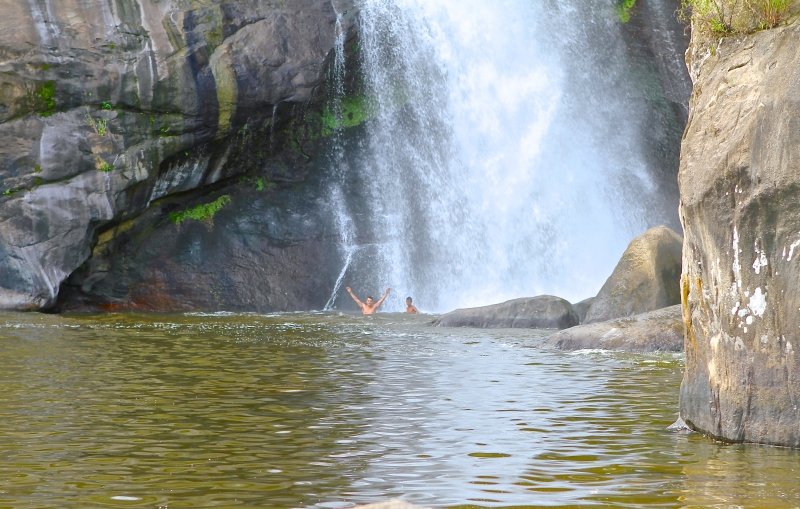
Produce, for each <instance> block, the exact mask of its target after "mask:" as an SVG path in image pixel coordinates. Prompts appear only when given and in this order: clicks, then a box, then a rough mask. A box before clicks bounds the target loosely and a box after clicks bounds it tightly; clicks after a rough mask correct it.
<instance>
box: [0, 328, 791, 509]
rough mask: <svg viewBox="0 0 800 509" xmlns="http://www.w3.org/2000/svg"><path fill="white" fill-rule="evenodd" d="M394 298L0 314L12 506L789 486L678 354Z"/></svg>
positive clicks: (277, 504)
mask: <svg viewBox="0 0 800 509" xmlns="http://www.w3.org/2000/svg"><path fill="white" fill-rule="evenodd" d="M428 319H429V318H428V317H424V316H417V317H414V316H405V315H395V314H381V315H378V316H375V317H361V316H349V315H335V314H285V315H276V316H251V315H228V316H208V315H205V316H203V315H169V316H159V315H150V316H133V315H105V316H94V317H60V316H46V315H34V314H30V315H29V314H25V315H18V314H5V315H0V366H2V370H1V371H0V390H1V391H2V396H0V507H2V508H5V507H8V508H20V509H23V508H45V507H53V508H73V507H74V508H87V507H149V508H155V507H169V508H171V509H174V508H198V507H259V508H289V507H318V508H340V507H350V506H352V505H354V504H356V503H367V502H374V501H379V500H386V499H389V498H403V499H405V500H407V501H409V502H412V503H416V504H420V505H429V506H435V507H458V506H461V507H463V506H478V507H510V506H514V507H525V506H530V507H538V506H553V507H576V506H599V507H643V506H648V507H712V506H716V507H797V506H800V485H799V484H800V483H798V473H800V454H798V452H796V451H791V450H787V449H780V448H771V447H760V446H742V445H735V446H731V445H722V444H718V443H715V442H713V441H711V440H708V439H706V438H704V437H701V436H698V435H696V434H682V433H674V432H670V431H667V430H666V428H667V426H668V425H669V424H671V423H672V422H673V421H674V420H675V418H676V408H677V393H678V386H679V383H680V378H681V372H682V369H683V361H682V358H681V357H680V356H675V355H671V354H657V355H629V354H628V355H626V354H611V353H603V352H580V353H563V352H553V351H547V350H542V349H539V348H536V345H537V344H538V342H539V337H540V335H541V333H539V332H536V331H509V330H500V331H486V330H468V329H443V328H435V327H431V326H429V325H428V324H427V321H428Z"/></svg>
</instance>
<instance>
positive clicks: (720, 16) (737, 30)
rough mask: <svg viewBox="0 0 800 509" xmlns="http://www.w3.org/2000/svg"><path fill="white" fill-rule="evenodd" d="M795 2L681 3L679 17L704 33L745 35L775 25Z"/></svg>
mask: <svg viewBox="0 0 800 509" xmlns="http://www.w3.org/2000/svg"><path fill="white" fill-rule="evenodd" d="M796 1H797V0H682V2H681V8H680V15H681V17H682V18H683V19H684V20H685V21H688V20H689V19H691V20H692V22H693V27H694V28H695V29H696V30H699V31H701V32H703V33H706V34H711V35H727V34H747V33H752V32H755V31H758V30H764V29H768V28H773V27H775V26H777V25H778V24H779V23H780V22H781V21H783V20H784V19H785V18H786V17H787V16H788V15H789V13H790V10H791V8H792V7H793V6H794V4H795V3H796Z"/></svg>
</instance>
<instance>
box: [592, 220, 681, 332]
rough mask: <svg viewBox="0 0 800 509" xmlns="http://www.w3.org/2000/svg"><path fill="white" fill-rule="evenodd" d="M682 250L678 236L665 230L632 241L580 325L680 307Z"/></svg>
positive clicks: (654, 230)
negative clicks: (678, 305)
mask: <svg viewBox="0 0 800 509" xmlns="http://www.w3.org/2000/svg"><path fill="white" fill-rule="evenodd" d="M681 249H682V241H681V237H680V235H678V234H677V233H675V232H674V231H673V230H670V229H669V228H667V227H666V226H656V227H654V228H650V229H649V230H647V231H646V232H644V233H643V234H642V235H640V236H638V237H636V238H635V239H633V240H632V241H631V243H630V244H629V245H628V248H627V249H626V250H625V252H624V253H623V254H622V258H621V259H620V261H619V263H617V266H616V267H615V268H614V272H613V273H612V274H611V276H610V277H609V278H608V279H607V280H606V282H605V284H604V285H603V287H602V288H601V289H600V292H599V293H598V294H597V296H596V297H595V299H594V301H593V302H592V304H591V306H589V310H588V311H587V312H586V318H585V319H584V320H583V323H594V322H604V321H607V320H611V319H613V318H621V317H625V316H633V315H637V314H639V313H646V312H647V311H653V310H656V309H661V308H664V307H667V306H672V305H675V304H679V303H680V301H681V294H680V274H681Z"/></svg>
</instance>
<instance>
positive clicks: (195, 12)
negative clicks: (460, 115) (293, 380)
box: [0, 0, 352, 309]
mask: <svg viewBox="0 0 800 509" xmlns="http://www.w3.org/2000/svg"><path fill="white" fill-rule="evenodd" d="M336 3H337V4H340V5H334V2H332V1H331V0H293V1H291V2H284V1H277V0H276V1H264V0H236V1H232V0H231V1H226V0H222V1H219V0H163V1H160V2H143V1H141V0H117V1H114V2H110V1H106V0H90V1H76V0H64V1H61V0H59V1H57V2H56V1H52V0H30V1H26V2H20V1H18V0H0V12H2V13H3V16H2V18H0V193H2V194H0V225H2V230H0V233H2V238H1V239H0V240H1V242H0V308H10V309H38V308H49V307H52V306H54V304H55V303H56V300H57V298H58V296H59V291H60V288H61V286H62V283H64V282H65V280H66V279H67V278H68V277H70V276H71V275H73V273H75V271H76V270H77V269H79V268H80V267H82V266H84V264H85V262H86V261H87V260H89V259H90V257H91V259H92V263H91V264H90V265H88V266H84V267H83V269H82V271H79V273H77V274H74V275H73V279H72V280H71V283H72V284H71V287H72V288H73V291H72V292H71V294H75V293H78V294H81V293H83V294H86V293H97V292H95V290H94V286H95V285H96V284H98V285H100V286H99V287H98V288H99V289H100V292H99V293H100V297H99V298H98V299H96V300H99V301H100V302H103V301H106V302H108V303H110V304H113V303H114V302H120V303H129V304H130V303H134V304H135V302H134V301H135V300H136V299H135V296H132V295H131V292H130V289H129V288H126V287H125V285H127V284H128V282H129V280H126V279H125V277H126V275H129V274H131V273H136V271H137V270H139V269H134V268H131V267H120V262H123V261H124V260H120V259H116V258H115V257H114V255H115V254H116V253H122V252H125V253H131V252H137V251H138V247H134V248H130V247H129V248H128V249H126V248H125V242H127V241H130V240H132V239H138V240H140V241H141V240H143V239H144V238H148V239H150V238H151V235H150V234H152V233H154V232H155V231H156V230H159V234H158V235H161V236H162V237H163V236H172V237H174V236H181V235H182V236H183V237H185V243H184V244H182V245H183V246H184V247H185V246H187V245H189V246H190V247H191V244H192V242H194V241H196V240H197V238H196V236H195V237H192V232H193V231H195V230H196V229H197V228H206V229H207V230H213V229H222V230H224V229H225V226H223V225H222V224H220V222H217V223H214V222H213V221H212V218H211V217H210V216H211V215H212V214H213V212H216V211H217V210H218V209H221V208H223V206H224V208H226V209H238V210H242V209H244V208H247V207H251V208H253V209H255V211H254V213H257V214H263V216H264V217H267V218H270V217H273V218H274V217H275V216H279V215H281V214H286V215H288V216H290V217H289V218H288V219H287V222H286V223H284V224H283V225H279V226H275V227H274V228H272V231H271V232H270V234H271V235H272V237H271V239H272V240H273V241H274V242H272V244H270V245H267V244H268V242H267V241H265V240H263V237H264V236H262V243H261V245H260V246H256V247H255V248H253V249H250V251H255V252H259V251H261V252H262V254H264V255H265V256H267V257H269V256H271V255H275V256H276V257H278V258H281V259H282V261H281V262H279V263H276V264H275V265H273V267H272V273H271V277H272V278H273V279H274V278H276V277H284V278H287V279H289V278H291V277H292V274H293V273H295V272H301V271H302V270H303V268H307V267H308V266H314V265H316V264H317V263H318V258H319V257H318V253H319V252H321V250H323V248H319V247H318V248H316V249H299V248H296V249H294V251H292V250H291V249H290V250H289V251H292V259H291V261H287V255H286V254H285V253H284V254H280V255H278V254H276V253H277V252H278V251H276V249H277V248H275V247H274V246H275V245H278V246H280V247H285V246H287V245H292V246H297V245H299V244H301V243H306V244H308V243H316V244H319V243H320V242H323V237H324V232H320V231H319V230H318V229H317V228H316V227H315V226H314V225H313V224H312V225H311V226H309V227H308V228H306V227H303V225H304V224H305V223H304V220H303V219H302V218H306V219H308V221H306V223H307V222H310V223H313V220H312V219H309V218H308V216H309V214H311V212H309V211H310V210H313V209H314V203H313V194H314V193H313V192H311V194H308V193H305V194H303V192H300V193H294V194H295V195H296V196H297V197H296V198H295V199H294V200H292V203H291V206H290V208H289V209H288V210H285V209H281V208H280V207H281V206H287V203H286V200H277V201H280V202H281V203H279V204H274V205H272V203H273V202H275V201H276V200H275V195H276V192H275V190H276V189H280V188H282V187H287V186H291V185H295V184H297V183H301V182H305V181H306V180H307V177H308V176H309V172H310V171H311V169H312V168H311V165H310V164H309V161H310V160H311V159H312V157H311V155H312V154H313V153H314V151H315V150H316V149H317V145H318V143H317V142H318V137H319V133H320V131H321V130H322V128H323V126H322V119H321V117H320V116H321V113H320V112H321V111H322V107H321V105H322V101H323V99H324V87H322V86H321V85H322V84H323V81H324V80H323V79H324V73H325V70H326V59H327V58H329V55H330V53H331V49H332V48H333V47H334V42H335V38H336V35H337V27H336V22H337V14H336V13H337V12H345V11H347V10H348V9H349V8H351V7H352V5H348V3H350V4H351V3H352V2H347V1H346V0H343V1H341V2H338V1H337V2H336ZM350 24H351V21H350V18H348V17H347V16H344V17H343V19H342V30H344V31H346V30H347V29H348V27H349V26H350ZM232 183H234V184H236V185H234V186H233V187H231V184H232ZM222 187H226V188H227V189H228V190H227V191H226V192H225V194H222V192H216V194H215V191H218V190H219V189H220V188H222ZM254 189H255V190H259V191H263V192H262V193H260V194H258V195H256V196H252V195H253V194H254V193H253V192H251V190H254ZM303 196H305V197H309V196H310V197H311V198H309V201H308V202H305V201H304V200H303V199H302V197H303ZM240 197H241V198H243V199H244V200H247V203H240V202H239V198H240ZM220 200H221V201H220ZM214 204H216V206H215V205H214ZM229 204H230V205H229ZM204 207H205V208H204ZM209 207H210V208H209ZM182 212H185V213H186V214H188V216H181V215H180V214H181V213H182ZM192 214H194V217H195V218H196V219H198V218H199V219H203V221H202V224H200V223H197V222H196V221H195V222H196V223H197V224H183V225H180V224H177V223H180V218H182V217H192ZM204 214H205V215H204ZM170 217H171V218H172V221H171V222H170V220H169V218H170ZM225 217H228V216H225ZM251 219H252V218H251ZM242 223H247V220H242V221H239V223H238V227H239V228H240V229H247V228H248V225H247V224H242ZM162 225H166V228H160V226H162ZM287 225H291V226H292V227H296V228H297V230H295V231H292V232H287V231H286V226H287ZM121 235H124V237H122V238H121V239H120V236H121ZM158 235H156V236H155V237H153V240H152V242H153V243H158V242H159V240H158ZM266 237H269V236H266ZM247 240H248V237H247V235H244V236H240V237H239V238H238V240H237V242H239V243H246V242H247ZM206 242H207V243H208V242H211V243H215V242H217V243H225V242H226V241H225V240H224V239H222V238H221V236H219V235H218V236H211V237H210V238H209V239H206ZM186 243H188V244H186ZM202 247H203V248H204V249H205V248H206V247H208V246H202ZM195 248H197V246H195ZM185 251H186V250H184V252H185ZM188 251H189V252H190V253H191V252H192V251H191V249H189V250H188ZM195 251H196V249H195ZM143 252H145V253H147V256H153V257H155V259H156V260H161V259H162V258H161V257H163V254H162V255H157V254H155V253H151V252H150V251H148V250H147V249H146V248H145V249H144V251H143ZM241 252H242V251H241V250H237V249H236V248H235V246H234V247H231V245H230V244H228V245H225V246H222V245H218V246H216V247H215V248H213V249H209V250H207V252H206V254H204V255H203V257H201V258H207V259H210V260H213V259H214V257H215V256H217V257H219V256H226V257H232V260H234V261H236V260H237V254H241ZM307 253H310V254H307ZM189 258H191V256H190V257H189ZM201 258H198V259H197V260H195V259H189V260H183V261H181V260H179V259H176V258H172V259H170V260H169V263H167V262H164V263H158V265H157V266H156V267H155V269H154V270H150V271H149V272H148V274H149V275H150V277H149V278H146V277H145V278H142V279H139V280H138V283H139V284H140V285H143V287H147V286H148V285H149V286H150V287H151V288H153V287H155V288H158V287H159V286H161V287H164V288H168V289H170V291H171V290H172V288H173V287H174V286H175V284H174V282H172V281H170V280H169V278H167V277H164V274H166V273H167V272H168V270H169V267H170V264H173V265H174V264H181V263H185V264H187V265H188V266H190V267H192V268H200V269H201V271H200V272H201V273H202V272H210V271H213V270H216V269H219V268H220V265H219V264H217V265H215V264H214V263H207V264H205V265H202V264H203V262H204V260H203V259H201ZM245 258H247V257H245ZM229 259H230V258H229ZM217 260H219V258H217ZM243 263H244V265H245V267H244V268H243V270H242V272H243V273H245V274H246V273H247V270H248V267H249V266H248V264H251V263H253V260H252V257H249V258H247V260H246V261H244V262H243ZM192 264H195V265H192ZM258 264H259V265H264V261H263V259H262V260H261V261H260V262H258ZM112 270H118V272H119V274H118V275H119V276H120V277H119V278H118V279H116V280H113V281H112V280H109V278H108V277H106V276H108V274H109V271H112ZM159 271H160V272H159ZM140 272H141V271H140ZM184 272H185V271H184ZM140 276H142V274H140V273H137V274H136V278H139V277H140ZM216 281H217V282H219V281H220V280H219V278H217V279H216ZM197 283H200V284H202V283H203V281H202V278H201V281H198V282H195V283H190V282H186V284H188V285H190V286H193V285H196V284H197ZM312 285H313V282H312ZM264 286H266V284H264V285H262V286H261V289H260V290H258V291H257V293H258V292H263V293H260V294H259V295H270V296H271V297H272V298H274V299H277V301H278V302H276V304H275V307H281V306H280V303H281V302H283V301H287V300H289V301H291V299H292V297H291V296H286V295H283V294H282V292H280V291H278V290H276V291H275V292H274V293H275V294H274V295H273V292H271V291H270V290H265V289H264ZM195 288H196V286H195ZM209 290H210V291H211V290H213V289H209ZM67 293H70V292H67ZM134 293H135V292H134ZM177 293H178V294H180V292H177ZM190 293H193V294H197V293H206V292H197V291H196V290H195V291H193V292H190ZM279 293H280V294H281V295H278V294H279ZM163 297H164V299H162V300H161V301H159V302H154V299H153V298H152V296H148V298H147V299H145V300H146V302H143V303H141V304H142V305H143V306H144V307H148V308H154V309H155V308H157V307H158V306H159V305H162V306H167V308H168V309H173V308H178V309H180V308H191V307H192V305H193V304H192V303H191V302H184V303H180V302H179V301H180V297H178V298H173V297H171V296H167V295H163ZM220 298H221V296H219V297H218V298H216V299H208V298H205V297H202V298H199V299H196V300H197V301H200V302H204V303H206V304H209V305H218V304H219V302H218V301H219V300H220ZM155 300H158V299H155ZM302 303H303V302H302V299H301V301H300V302H292V303H291V304H292V305H295V306H298V307H300V306H301V304H302ZM134 307H136V306H134Z"/></svg>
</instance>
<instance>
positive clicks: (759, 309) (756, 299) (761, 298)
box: [748, 287, 767, 317]
mask: <svg viewBox="0 0 800 509" xmlns="http://www.w3.org/2000/svg"><path fill="white" fill-rule="evenodd" d="M748 307H749V308H750V310H751V311H752V312H753V314H754V315H756V316H758V317H761V316H763V315H764V311H766V309H767V294H766V292H763V293H762V292H761V288H760V287H759V288H756V291H755V292H753V296H752V297H750V304H748Z"/></svg>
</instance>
